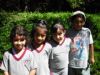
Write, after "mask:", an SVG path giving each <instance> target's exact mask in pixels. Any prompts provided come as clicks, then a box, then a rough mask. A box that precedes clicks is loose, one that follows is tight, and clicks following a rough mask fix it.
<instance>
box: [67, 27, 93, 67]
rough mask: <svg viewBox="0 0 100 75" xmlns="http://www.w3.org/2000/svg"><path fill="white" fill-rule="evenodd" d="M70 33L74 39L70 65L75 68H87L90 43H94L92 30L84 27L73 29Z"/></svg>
mask: <svg viewBox="0 0 100 75" xmlns="http://www.w3.org/2000/svg"><path fill="white" fill-rule="evenodd" d="M68 33H69V37H70V38H71V40H72V43H71V51H70V56H69V66H70V67H73V68H86V67H87V64H88V57H89V44H92V43H93V38H92V34H91V31H90V30H89V29H88V28H84V27H83V28H82V29H81V30H80V31H75V30H73V29H71V30H69V32H68Z"/></svg>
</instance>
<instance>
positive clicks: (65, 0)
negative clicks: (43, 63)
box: [0, 0, 100, 75]
mask: <svg viewBox="0 0 100 75" xmlns="http://www.w3.org/2000/svg"><path fill="white" fill-rule="evenodd" d="M99 7H100V4H99V2H98V0H38V1H37V0H9V1H8V0H0V61H2V56H3V53H4V52H5V51H7V50H8V49H9V48H10V47H11V43H10V41H9V34H10V31H11V29H12V27H13V26H14V25H17V24H20V25H23V26H24V27H25V28H26V29H27V30H28V31H29V32H30V31H31V29H32V26H33V25H35V23H36V22H37V20H39V19H44V20H47V22H48V31H49V33H48V35H49V34H50V30H49V29H50V27H51V25H52V24H53V23H54V22H55V21H57V20H60V21H61V22H62V24H63V25H64V27H65V28H66V29H68V28H69V27H70V24H69V17H70V16H71V14H72V12H73V11H75V10H82V11H84V12H85V13H86V16H87V21H86V25H85V26H86V27H88V28H90V29H91V31H92V34H93V39H94V47H95V60H96V62H95V64H94V65H91V73H92V75H100V57H99V54H100V51H99V50H100V8H99ZM0 75H2V72H1V71H0Z"/></svg>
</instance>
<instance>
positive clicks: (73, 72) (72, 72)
mask: <svg viewBox="0 0 100 75" xmlns="http://www.w3.org/2000/svg"><path fill="white" fill-rule="evenodd" d="M68 75H82V69H79V68H71V67H69V68H68Z"/></svg>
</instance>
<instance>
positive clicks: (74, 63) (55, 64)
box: [0, 11, 95, 75]
mask: <svg viewBox="0 0 100 75" xmlns="http://www.w3.org/2000/svg"><path fill="white" fill-rule="evenodd" d="M85 21H86V16H85V14H84V13H83V12H82V11H76V12H74V13H73V14H72V16H71V18H70V22H71V28H70V29H69V30H65V28H64V27H63V25H62V24H61V23H56V24H54V25H53V26H52V27H51V38H50V40H49V42H48V41H47V31H48V29H47V23H46V21H44V20H39V22H38V23H37V24H36V25H35V27H33V29H32V32H31V38H32V40H31V45H30V46H29V45H28V44H29V42H30V40H29V39H28V38H29V35H28V32H27V31H26V30H25V29H24V27H22V26H20V25H19V26H15V27H14V28H13V29H12V31H11V34H10V41H11V43H12V48H11V49H9V50H8V51H7V52H5V53H4V56H3V61H2V64H1V66H0V69H1V70H3V71H4V75H90V66H89V65H90V64H93V63H94V62H95V60H94V48H93V38H92V34H91V31H90V30H89V29H88V28H84V27H83V26H84V25H85ZM66 36H67V37H66Z"/></svg>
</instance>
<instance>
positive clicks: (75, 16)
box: [70, 14, 85, 23]
mask: <svg viewBox="0 0 100 75" xmlns="http://www.w3.org/2000/svg"><path fill="white" fill-rule="evenodd" d="M77 17H81V18H82V19H83V20H84V21H85V17H84V15H82V14H77V15H74V16H71V18H70V22H71V23H73V21H74V20H75V19H76V18H77Z"/></svg>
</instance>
